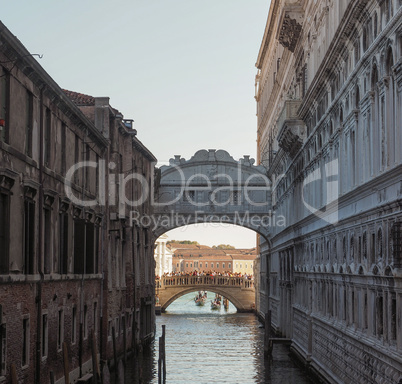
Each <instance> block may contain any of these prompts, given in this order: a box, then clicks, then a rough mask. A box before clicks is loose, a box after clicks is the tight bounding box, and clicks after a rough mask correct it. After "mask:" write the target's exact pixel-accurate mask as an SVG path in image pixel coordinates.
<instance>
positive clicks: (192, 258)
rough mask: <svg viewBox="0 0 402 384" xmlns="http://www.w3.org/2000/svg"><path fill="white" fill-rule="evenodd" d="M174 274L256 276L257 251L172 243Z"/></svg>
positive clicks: (253, 249)
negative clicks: (213, 273) (237, 274)
mask: <svg viewBox="0 0 402 384" xmlns="http://www.w3.org/2000/svg"><path fill="white" fill-rule="evenodd" d="M168 246H169V247H170V248H171V250H172V252H173V272H183V273H191V272H194V271H199V272H203V271H204V272H208V271H214V272H220V273H225V272H232V273H241V274H247V275H253V274H254V260H255V258H256V257H257V253H256V249H255V248H251V249H215V248H211V247H209V246H207V245H196V244H180V243H170V244H169V245H168Z"/></svg>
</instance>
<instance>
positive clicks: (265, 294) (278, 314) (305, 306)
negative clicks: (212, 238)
mask: <svg viewBox="0 0 402 384" xmlns="http://www.w3.org/2000/svg"><path fill="white" fill-rule="evenodd" d="M256 66H257V68H258V73H257V77H256V100H257V116H258V155H259V162H260V164H263V165H265V166H266V167H267V169H268V175H269V177H270V179H271V180H272V182H273V188H272V204H273V210H274V211H275V212H276V214H282V215H284V216H285V217H286V220H287V223H286V227H285V228H275V227H273V228H272V230H271V242H270V243H269V244H268V243H267V242H265V241H263V240H262V239H261V242H260V257H259V260H258V261H257V263H258V265H259V267H260V271H261V272H260V276H259V278H258V284H259V293H258V296H257V297H258V301H257V308H258V311H259V313H260V314H261V315H263V314H264V313H266V312H267V311H268V309H270V310H271V311H272V325H273V327H274V328H275V329H276V330H277V332H278V333H280V334H282V335H283V336H286V337H289V338H291V339H292V349H293V351H295V352H296V353H297V354H298V355H299V356H300V357H301V358H302V359H303V360H304V361H305V362H306V363H307V364H308V365H309V367H310V368H311V369H313V370H314V371H316V372H317V373H318V374H319V375H322V376H323V377H325V378H326V379H327V380H328V381H329V382H331V383H373V382H381V383H389V384H391V383H398V382H400V379H401V372H402V360H401V351H402V329H401V317H402V302H401V297H402V269H401V267H402V253H401V246H402V232H401V229H402V212H401V202H402V200H401V198H402V181H401V173H402V165H401V162H402V152H401V147H402V130H401V127H402V112H401V111H402V2H401V1H399V0H381V1H375V0H372V1H362V0H352V1H346V0H339V1H333V0H314V1H313V0H283V1H276V0H275V1H272V2H271V6H270V11H269V16H268V21H267V25H266V29H265V33H264V37H263V41H262V44H261V48H260V52H259V55H258V59H257V64H256Z"/></svg>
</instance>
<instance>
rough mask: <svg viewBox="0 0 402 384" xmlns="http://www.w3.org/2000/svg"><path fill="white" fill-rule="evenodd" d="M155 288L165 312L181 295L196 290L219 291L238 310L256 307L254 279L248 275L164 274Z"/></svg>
mask: <svg viewBox="0 0 402 384" xmlns="http://www.w3.org/2000/svg"><path fill="white" fill-rule="evenodd" d="M155 290H156V295H157V300H156V301H157V304H156V305H157V306H160V311H161V312H165V310H166V308H167V307H168V306H169V305H170V304H171V303H172V302H173V301H175V300H176V299H178V298H179V297H181V296H183V295H185V294H187V293H191V292H196V291H208V292H214V293H218V294H219V295H221V296H223V297H226V298H227V299H228V300H229V301H230V302H231V303H232V304H233V305H234V306H235V307H236V309H237V311H238V312H253V311H254V307H255V289H254V280H252V279H248V278H246V277H229V276H163V277H161V278H160V279H157V280H156V284H155ZM211 298H212V297H211ZM158 301H159V303H158Z"/></svg>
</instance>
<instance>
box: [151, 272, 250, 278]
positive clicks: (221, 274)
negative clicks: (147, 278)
mask: <svg viewBox="0 0 402 384" xmlns="http://www.w3.org/2000/svg"><path fill="white" fill-rule="evenodd" d="M174 276H186V277H188V276H212V277H214V276H219V277H243V278H245V279H248V280H252V279H253V275H252V274H248V273H240V272H231V271H226V272H216V271H212V270H209V271H198V270H194V271H190V272H183V271H182V272H179V271H176V272H170V273H168V272H165V273H164V274H163V276H162V277H174ZM156 279H157V280H159V279H160V276H156Z"/></svg>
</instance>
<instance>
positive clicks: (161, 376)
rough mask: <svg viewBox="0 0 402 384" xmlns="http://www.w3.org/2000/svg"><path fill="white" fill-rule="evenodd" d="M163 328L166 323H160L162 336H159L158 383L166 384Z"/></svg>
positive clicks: (164, 328)
mask: <svg viewBox="0 0 402 384" xmlns="http://www.w3.org/2000/svg"><path fill="white" fill-rule="evenodd" d="M165 330H166V325H162V336H161V337H160V338H159V359H158V384H166V353H165V346H166V343H165V335H166V334H165Z"/></svg>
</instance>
